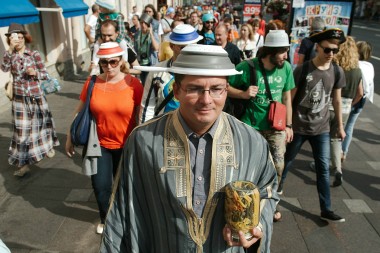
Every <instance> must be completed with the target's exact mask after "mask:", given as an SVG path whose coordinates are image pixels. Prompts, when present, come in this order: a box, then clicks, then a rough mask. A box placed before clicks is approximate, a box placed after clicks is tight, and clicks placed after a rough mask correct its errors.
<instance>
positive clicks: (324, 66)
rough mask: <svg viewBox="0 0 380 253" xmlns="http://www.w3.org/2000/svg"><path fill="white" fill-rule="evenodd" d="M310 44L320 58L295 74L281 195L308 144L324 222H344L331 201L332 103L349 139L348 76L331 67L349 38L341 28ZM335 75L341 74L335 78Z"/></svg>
mask: <svg viewBox="0 0 380 253" xmlns="http://www.w3.org/2000/svg"><path fill="white" fill-rule="evenodd" d="M310 40H311V41H312V42H314V43H316V51H317V55H316V56H315V57H314V58H313V59H312V60H311V61H307V62H305V63H304V64H303V65H302V66H298V67H297V68H296V69H295V70H294V79H295V83H296V84H297V87H296V88H295V89H293V91H292V97H293V132H294V136H293V141H292V142H291V143H289V144H288V146H287V148H286V153H285V169H284V172H283V174H282V179H281V182H280V186H279V189H278V191H279V192H280V193H282V189H283V185H284V182H285V178H286V174H287V172H288V171H289V169H290V167H291V166H292V163H293V161H294V159H295V157H296V155H297V154H298V152H299V151H300V149H301V147H302V144H303V143H304V142H305V141H309V143H310V145H311V148H312V152H313V157H314V160H315V170H316V176H317V190H318V196H319V206H320V209H321V216H320V218H321V219H322V220H326V221H332V222H344V221H345V219H344V218H342V217H340V216H339V215H337V214H335V213H334V212H333V211H332V209H331V199H330V171H329V164H330V122H329V120H330V112H329V103H330V100H331V99H332V102H331V104H332V106H333V108H334V112H335V117H336V120H337V125H338V127H337V128H338V129H333V130H331V131H333V132H335V131H336V133H337V136H336V137H337V138H341V139H342V140H343V139H344V137H345V136H346V134H345V132H344V127H343V122H342V111H341V89H342V88H343V87H344V86H345V83H346V81H345V75H344V72H343V70H342V68H341V67H339V66H337V65H335V66H334V65H333V64H332V60H333V58H334V54H336V53H338V51H339V45H340V44H341V43H343V42H344V41H345V40H346V38H345V36H344V32H343V31H342V30H341V29H338V28H332V29H327V30H325V31H322V32H319V33H316V34H313V35H312V36H310ZM336 72H339V73H338V74H336Z"/></svg>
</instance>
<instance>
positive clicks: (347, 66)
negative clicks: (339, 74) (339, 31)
mask: <svg viewBox="0 0 380 253" xmlns="http://www.w3.org/2000/svg"><path fill="white" fill-rule="evenodd" d="M334 61H335V62H336V63H337V64H338V65H339V66H341V67H342V68H343V70H344V71H349V70H351V69H355V68H358V67H359V53H358V48H357V47H356V43H355V40H354V38H353V37H351V36H347V37H346V41H345V42H344V43H342V44H341V45H340V47H339V52H338V53H337V54H336V55H335V56H334Z"/></svg>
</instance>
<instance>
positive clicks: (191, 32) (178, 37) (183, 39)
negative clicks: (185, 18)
mask: <svg viewBox="0 0 380 253" xmlns="http://www.w3.org/2000/svg"><path fill="white" fill-rule="evenodd" d="M201 39H203V36H201V35H199V34H198V33H197V31H196V30H195V28H194V27H192V26H191V25H187V24H181V25H177V26H176V27H175V28H174V29H173V32H172V33H171V34H170V35H169V38H168V39H167V41H169V42H170V43H173V44H176V45H188V44H193V43H196V42H198V41H200V40H201Z"/></svg>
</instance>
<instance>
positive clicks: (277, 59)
mask: <svg viewBox="0 0 380 253" xmlns="http://www.w3.org/2000/svg"><path fill="white" fill-rule="evenodd" d="M286 59H288V50H286V51H284V52H283V53H277V54H275V55H272V56H270V58H269V60H270V62H271V63H272V64H273V65H274V66H276V68H278V69H281V68H282V67H284V63H285V61H286Z"/></svg>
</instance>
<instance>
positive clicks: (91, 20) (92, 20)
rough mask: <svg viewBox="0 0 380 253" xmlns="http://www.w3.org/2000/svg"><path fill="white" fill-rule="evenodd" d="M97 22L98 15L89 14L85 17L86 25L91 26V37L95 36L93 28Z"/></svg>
mask: <svg viewBox="0 0 380 253" xmlns="http://www.w3.org/2000/svg"><path fill="white" fill-rule="evenodd" d="M97 22H98V17H97V16H95V15H91V16H89V17H88V19H87V23H86V24H87V25H89V26H90V27H91V29H90V36H91V37H92V38H95V28H96V23H97Z"/></svg>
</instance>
